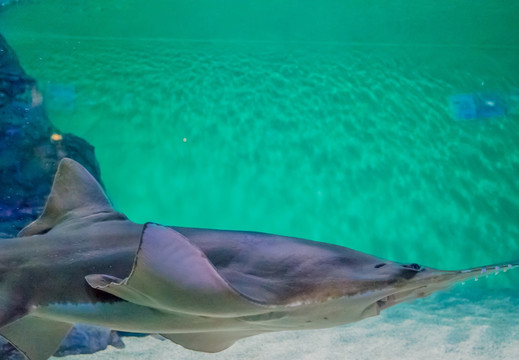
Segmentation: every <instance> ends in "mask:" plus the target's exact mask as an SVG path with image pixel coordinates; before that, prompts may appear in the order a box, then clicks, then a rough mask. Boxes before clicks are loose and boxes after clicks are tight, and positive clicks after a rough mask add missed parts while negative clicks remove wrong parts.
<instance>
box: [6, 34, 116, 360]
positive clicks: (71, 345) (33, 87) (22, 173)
mask: <svg viewBox="0 0 519 360" xmlns="http://www.w3.org/2000/svg"><path fill="white" fill-rule="evenodd" d="M43 100H44V99H43V98H42V95H41V93H40V92H39V90H38V87H37V84H36V81H35V80H34V79H32V78H31V77H29V76H27V74H26V73H25V72H24V70H23V69H22V67H21V66H20V63H19V62H18V58H17V57H16V55H15V53H14V51H13V50H12V49H11V48H10V47H9V46H8V45H7V43H6V41H5V39H4V38H3V37H2V36H1V35H0V241H1V238H8V237H15V236H16V234H17V233H18V232H19V231H20V230H21V229H22V228H23V227H24V226H25V225H27V224H28V223H29V222H31V221H33V220H35V219H36V218H37V217H38V216H39V214H40V212H41V210H42V209H43V206H44V205H45V201H46V198H47V195H48V194H49V192H50V188H51V185H52V180H53V177H54V173H55V172H56V169H57V165H58V163H59V161H60V160H61V159H62V158H63V157H69V158H72V159H74V160H76V161H78V162H79V163H81V164H82V165H83V166H85V167H86V168H87V169H88V171H90V173H91V174H93V175H94V176H95V177H96V179H97V180H98V181H100V180H101V179H100V171H99V165H98V163H97V161H96V158H95V154H94V148H93V147H92V146H91V145H90V144H89V143H87V142H86V141H85V140H83V139H81V138H79V137H77V136H75V135H72V134H62V133H61V132H60V131H59V130H58V129H57V128H56V127H55V126H54V125H52V123H51V122H50V121H49V119H48V118H47V115H46V113H45V110H44V107H43V106H42V103H43ZM108 345H113V346H116V347H122V346H124V344H123V343H122V341H121V339H120V337H119V335H118V334H117V333H116V332H113V331H111V330H109V329H103V328H98V327H90V326H85V325H82V326H76V327H75V328H74V329H73V330H72V331H71V333H70V336H69V337H68V338H67V339H66V340H65V341H64V343H63V346H62V347H61V348H60V349H59V351H58V354H59V355H66V354H85V353H93V352H96V351H99V350H102V349H105V348H106V347H107V346H108ZM0 359H5V360H21V359H24V357H23V356H22V355H21V354H20V353H19V352H18V351H17V350H16V349H14V348H13V347H12V346H11V345H10V344H9V343H7V342H6V341H3V339H1V337H0Z"/></svg>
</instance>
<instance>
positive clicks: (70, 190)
mask: <svg viewBox="0 0 519 360" xmlns="http://www.w3.org/2000/svg"><path fill="white" fill-rule="evenodd" d="M110 211H114V209H113V207H112V205H111V203H110V200H109V199H108V197H107V196H106V194H105V192H104V191H103V189H102V187H101V185H99V183H98V182H97V181H96V179H95V178H94V177H93V176H92V175H91V174H90V173H89V172H88V171H87V170H86V169H85V168H84V167H83V166H82V165H80V164H79V163H78V162H76V161H74V160H72V159H68V158H64V159H63V160H61V162H60V163H59V165H58V171H57V172H56V176H55V177H54V183H53V184H52V189H51V192H50V195H49V197H48V199H47V203H46V204H45V208H44V210H43V213H42V214H41V216H40V217H39V218H38V219H36V220H35V221H34V222H32V223H30V224H29V225H27V226H26V227H25V228H23V229H22V230H21V231H20V233H19V234H18V236H31V235H36V234H43V233H45V232H47V231H49V230H50V229H52V228H53V227H54V226H56V225H57V224H58V223H60V222H61V221H63V220H64V219H65V218H68V217H71V216H77V217H80V216H86V215H89V214H94V213H99V212H110Z"/></svg>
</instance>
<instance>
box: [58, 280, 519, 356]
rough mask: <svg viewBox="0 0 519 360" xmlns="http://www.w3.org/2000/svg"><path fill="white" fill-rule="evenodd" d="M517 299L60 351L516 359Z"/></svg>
mask: <svg viewBox="0 0 519 360" xmlns="http://www.w3.org/2000/svg"><path fill="white" fill-rule="evenodd" d="M518 305H519V296H517V292H503V291H500V292H499V293H492V292H491V291H488V290H485V292H483V290H479V289H475V290H473V289H463V288H462V289H457V290H455V291H451V292H447V293H441V294H438V295H436V296H433V297H431V298H428V299H421V300H417V301H414V302H412V303H408V304H403V305H400V306H396V307H394V308H392V309H389V310H386V311H385V312H383V313H382V314H381V316H378V317H375V318H371V319H367V320H365V321H361V322H358V323H356V324H352V325H348V326H343V327H338V328H333V329H326V330H315V331H293V332H282V333H273V334H265V335H259V336H255V337H252V338H249V339H245V340H241V341H239V342H237V343H236V344H235V345H234V346H232V347H231V348H229V349H228V350H225V351H223V352H221V353H217V354H204V353H197V352H193V351H189V350H185V349H184V348H182V347H180V346H177V345H175V344H173V343H171V342H170V341H167V340H164V341H161V340H159V339H156V338H153V337H147V338H125V343H126V349H124V350H117V349H115V348H108V349H107V350H105V351H102V352H99V353H97V354H93V355H80V356H68V357H64V358H61V359H63V360H82V359H85V360H87V359H88V360H119V359H120V360H123V359H124V360H131V359H135V360H137V359H138V360H161V359H164V360H165V359H183V360H194V359H211V360H223V359H225V360H229V359H251V360H252V359H257V360H260V359H261V360H263V359H269V360H272V359H280V360H289V359H351V360H367V359H369V360H373V359H384V360H393V359H394V360H397V359H398V360H406V359H423V360H426V359H434V360H438V359H442V360H464V359H471V360H477V359H481V360H483V359H484V360H488V359H491V358H492V359H518V358H519V337H518V335H519V321H518V320H519V313H518V312H517V309H518ZM52 359H58V358H52Z"/></svg>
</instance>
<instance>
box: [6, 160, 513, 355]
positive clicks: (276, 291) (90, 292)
mask: <svg viewBox="0 0 519 360" xmlns="http://www.w3.org/2000/svg"><path fill="white" fill-rule="evenodd" d="M516 266H518V264H516V263H512V264H505V265H500V266H497V265H492V266H485V267H478V268H474V269H469V270H462V271H442V270H435V269H432V268H428V267H424V266H420V265H417V264H399V263H395V262H391V261H387V260H382V259H380V258H377V257H374V256H371V255H367V254H364V253H361V252H358V251H355V250H351V249H348V248H345V247H341V246H336V245H331V244H325V243H319V242H314V241H310V240H303V239H298V238H291V237H284V236H276V235H269V234H262V233H254V232H241V231H219V230H206V229H192V228H184V227H175V226H161V225H158V224H154V223H146V224H135V223H133V222H131V221H130V220H128V219H127V218H126V217H125V216H124V215H122V214H121V213H118V212H116V211H115V210H114V209H113V207H112V205H111V203H110V201H109V200H108V198H107V197H106V195H105V193H104V192H103V190H102V188H101V186H100V185H99V184H98V183H97V182H96V180H95V179H94V178H93V177H92V176H91V175H90V174H89V173H88V171H87V170H85V169H84V168H83V167H82V166H81V165H79V164H78V163H76V162H75V161H73V160H70V159H64V160H62V161H61V163H60V165H59V168H58V171H57V173H56V176H55V179H54V184H53V187H52V190H51V193H50V195H49V197H48V200H47V203H46V206H45V209H44V211H43V213H42V215H41V216H40V217H39V218H38V219H37V220H36V221H34V222H33V223H31V224H29V225H28V226H27V227H26V228H24V229H23V230H22V231H21V232H20V234H19V236H18V237H17V238H14V239H5V240H2V241H0V334H1V335H2V336H4V337H5V338H6V339H8V340H9V341H10V342H11V343H12V344H13V345H14V346H16V347H17V348H18V349H19V350H20V351H21V352H22V353H23V354H25V356H26V357H27V358H28V359H29V360H44V359H47V358H49V357H50V356H51V355H52V354H53V353H54V351H55V350H56V348H57V347H58V345H59V343H60V342H61V340H62V339H63V338H64V337H65V335H66V334H67V332H68V331H69V330H70V328H71V327H72V325H73V324H75V323H88V324H94V325H101V326H106V327H108V328H111V329H114V330H121V331H130V332H141V333H156V334H161V335H163V336H164V337H166V338H168V339H170V340H171V341H173V342H175V343H177V344H179V345H182V346H184V347H186V348H188V349H192V350H197V351H204V352H217V351H221V350H224V349H226V348H227V347H229V346H231V345H232V344H233V343H234V342H236V341H237V340H239V339H241V338H244V337H248V336H252V335H256V334H260V333H265V332H273V331H282V330H296V329H317V328H326V327H332V326H336V325H342V324H347V323H351V322H355V321H359V320H361V319H364V318H367V317H370V316H374V315H378V314H379V313H380V311H381V310H384V309H386V308H388V307H390V306H393V305H395V304H398V303H400V302H402V301H406V300H410V299H414V298H419V297H424V296H428V295H430V294H431V293H433V292H434V291H437V290H440V289H444V288H446V287H448V286H450V285H452V284H454V283H456V282H459V281H464V280H467V279H470V278H474V277H477V276H480V275H481V273H486V274H489V273H495V272H498V271H500V270H507V269H509V268H514V267H516Z"/></svg>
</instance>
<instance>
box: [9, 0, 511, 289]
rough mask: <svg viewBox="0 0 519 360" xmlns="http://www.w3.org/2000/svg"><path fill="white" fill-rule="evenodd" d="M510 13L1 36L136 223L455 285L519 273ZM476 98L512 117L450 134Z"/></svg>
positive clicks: (246, 21) (116, 8)
mask: <svg viewBox="0 0 519 360" xmlns="http://www.w3.org/2000/svg"><path fill="white" fill-rule="evenodd" d="M65 13H66V14H67V16H63V14H65ZM517 13H518V12H517V6H515V7H514V5H509V7H508V8H506V9H505V8H501V7H499V6H498V5H496V4H483V3H481V4H474V3H473V2H467V1H465V2H462V3H457V4H451V3H450V2H449V3H447V2H440V3H437V4H436V3H435V5H434V6H433V5H431V4H428V5H427V4H425V3H424V2H414V3H413V4H408V6H403V4H396V3H395V4H392V5H382V4H378V3H374V2H368V3H366V2H363V3H358V4H356V3H354V2H351V3H347V4H344V3H342V2H334V1H327V2H324V3H321V4H320V5H318V6H317V5H315V4H311V3H310V2H302V3H295V2H283V3H278V2H272V1H270V2H269V1H267V2H264V3H261V4H260V3H257V2H247V3H245V2H244V3H239V4H238V3H237V2H235V1H234V2H233V1H229V2H225V3H221V2H218V3H216V2H209V3H207V4H206V3H204V4H201V3H198V2H189V3H183V2H172V3H169V2H168V3H165V2H160V1H156V2H153V4H150V5H147V6H146V8H143V7H142V6H139V5H138V4H137V3H136V2H133V3H125V4H124V5H123V4H122V3H120V2H116V1H110V2H106V3H105V4H103V5H96V6H93V5H92V4H89V3H88V2H81V3H74V4H72V3H65V2H62V1H58V0H55V1H49V2H44V1H42V2H33V3H21V4H20V5H13V6H11V7H9V8H7V9H6V10H5V11H3V12H1V13H0V31H2V32H3V33H4V34H5V35H6V37H7V40H8V41H9V42H10V43H11V45H12V46H13V47H14V48H15V50H16V51H17V53H18V55H19V56H20V59H21V61H22V64H23V66H24V67H25V69H26V70H27V72H28V73H29V74H31V75H32V76H33V77H35V78H36V79H38V81H39V84H40V87H41V89H42V91H43V92H44V94H46V95H47V96H46V100H47V106H48V110H49V116H50V118H51V119H52V121H53V122H54V123H55V124H56V125H57V126H58V127H59V128H60V129H62V130H63V131H64V132H72V133H74V134H76V135H78V136H81V137H83V138H85V139H87V140H88V141H89V142H91V143H92V144H93V145H94V146H95V147H96V153H97V156H98V159H99V161H100V164H101V169H102V177H103V180H104V183H105V185H106V188H107V191H108V193H109V195H110V197H111V198H112V199H113V201H114V203H115V205H116V207H117V209H119V210H120V211H122V212H125V213H126V214H127V215H128V216H129V217H130V218H131V219H132V220H134V221H142V222H144V221H155V222H159V223H164V224H171V225H173V224H174V225H183V226H196V227H211V228H226V229H247V230H257V231H265V232H272V233H278V234H283V235H291V236H299V237H304V238H310V239H314V240H318V241H324V242H331V243H336V244H340V245H344V246H348V247H352V248H355V249H358V250H361V251H364V252H368V253H371V254H375V255H378V256H380V257H384V258H388V259H392V260H397V261H402V262H418V263H423V264H425V265H429V266H434V267H439V268H462V267H469V266H475V265H480V264H486V263H495V262H500V261H506V260H509V259H514V258H518V257H519V225H518V221H517V220H518V218H519V195H518V194H519V192H518V190H519V182H518V180H517V178H516V176H517V174H519V155H518V154H519V152H518V150H519V135H518V134H519V122H518V112H517V104H518V102H519V69H518V67H517V62H518V60H519V48H518V47H517V43H518V42H517V40H518V39H517V37H518V36H519V35H518V34H519V31H514V30H515V28H516V27H517V25H516V24H517V23H518V22H515V20H514V19H515V18H516V16H517ZM57 85H59V86H65V87H66V88H69V89H73V90H72V92H73V96H70V97H67V96H64V97H63V96H62V98H61V99H60V98H59V97H60V95H55V94H54V95H52V91H50V90H49V89H52V88H53V87H55V86H57ZM481 91H489V92H495V93H498V94H500V95H501V96H503V97H504V98H506V100H507V102H508V103H509V104H510V110H511V111H510V113H509V114H508V116H504V117H499V118H493V119H485V120H477V121H469V122H460V121H456V120H454V119H453V117H452V114H451V113H450V110H449V106H448V100H447V99H448V97H449V96H450V95H453V94H458V93H474V92H481ZM53 96H54V97H57V98H53ZM53 104H54V105H53ZM56 104H58V105H56ZM517 280H518V277H517V275H515V276H514V275H513V274H511V275H508V274H507V275H506V278H505V277H503V278H502V280H501V281H498V280H494V279H492V281H488V282H485V283H484V284H483V283H482V284H481V286H491V287H515V284H516V282H517Z"/></svg>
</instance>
